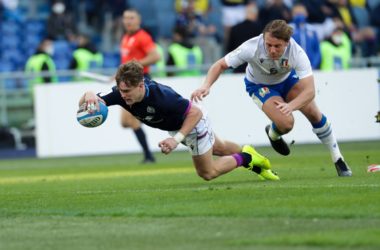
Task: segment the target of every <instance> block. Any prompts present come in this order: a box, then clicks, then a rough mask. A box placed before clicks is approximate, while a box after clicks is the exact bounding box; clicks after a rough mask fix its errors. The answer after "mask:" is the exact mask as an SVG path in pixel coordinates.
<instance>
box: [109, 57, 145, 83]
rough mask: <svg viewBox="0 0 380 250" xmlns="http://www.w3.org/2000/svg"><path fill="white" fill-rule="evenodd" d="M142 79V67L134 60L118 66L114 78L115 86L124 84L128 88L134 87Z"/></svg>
mask: <svg viewBox="0 0 380 250" xmlns="http://www.w3.org/2000/svg"><path fill="white" fill-rule="evenodd" d="M143 79H144V67H143V66H142V65H141V63H139V62H137V61H136V60H133V61H130V62H127V63H125V64H122V65H120V66H119V68H118V70H117V72H116V76H115V80H116V85H117V86H119V85H120V83H121V82H124V83H125V84H126V85H128V86H130V87H136V86H138V84H139V83H140V82H142V81H143Z"/></svg>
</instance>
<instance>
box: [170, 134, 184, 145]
mask: <svg viewBox="0 0 380 250" xmlns="http://www.w3.org/2000/svg"><path fill="white" fill-rule="evenodd" d="M173 138H174V140H175V141H176V142H177V143H180V142H181V141H183V139H185V136H184V135H183V134H182V133H181V132H178V133H177V134H175V135H174V136H173Z"/></svg>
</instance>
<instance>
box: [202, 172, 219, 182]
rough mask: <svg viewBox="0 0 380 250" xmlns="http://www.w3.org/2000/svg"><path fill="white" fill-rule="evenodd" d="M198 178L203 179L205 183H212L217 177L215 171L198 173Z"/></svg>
mask: <svg viewBox="0 0 380 250" xmlns="http://www.w3.org/2000/svg"><path fill="white" fill-rule="evenodd" d="M197 173H198V176H199V177H201V178H202V179H203V180H205V181H211V180H212V179H214V178H216V177H217V174H216V172H215V171H198V172H197Z"/></svg>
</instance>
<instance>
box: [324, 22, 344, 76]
mask: <svg viewBox="0 0 380 250" xmlns="http://www.w3.org/2000/svg"><path fill="white" fill-rule="evenodd" d="M321 54H322V61H321V67H320V68H321V70H324V71H333V70H341V69H348V68H349V67H350V60H351V41H350V38H349V37H348V36H347V35H346V34H345V33H344V31H343V29H342V28H337V29H335V31H334V32H333V33H332V34H331V37H330V38H328V39H326V40H325V41H323V42H322V43H321Z"/></svg>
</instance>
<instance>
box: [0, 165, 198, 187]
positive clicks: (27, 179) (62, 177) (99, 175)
mask: <svg viewBox="0 0 380 250" xmlns="http://www.w3.org/2000/svg"><path fill="white" fill-rule="evenodd" d="M190 172H194V173H195V170H194V169H193V168H168V169H153V170H152V169H150V170H137V171H119V172H96V173H80V174H59V175H36V176H23V177H5V178H1V177H0V185H1V184H17V183H34V182H42V181H43V182H45V181H70V180H88V179H106V178H115V177H131V176H151V175H164V174H183V173H190Z"/></svg>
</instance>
